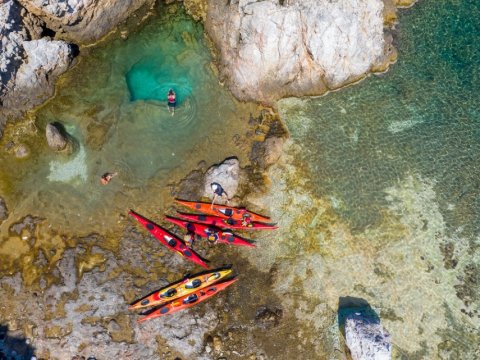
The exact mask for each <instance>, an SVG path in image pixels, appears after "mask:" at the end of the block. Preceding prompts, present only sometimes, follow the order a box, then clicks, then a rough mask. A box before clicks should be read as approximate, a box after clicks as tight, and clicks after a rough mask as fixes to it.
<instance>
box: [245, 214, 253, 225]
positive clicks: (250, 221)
mask: <svg viewBox="0 0 480 360" xmlns="http://www.w3.org/2000/svg"><path fill="white" fill-rule="evenodd" d="M242 226H248V227H251V226H253V224H252V219H251V218H250V214H243V215H242Z"/></svg>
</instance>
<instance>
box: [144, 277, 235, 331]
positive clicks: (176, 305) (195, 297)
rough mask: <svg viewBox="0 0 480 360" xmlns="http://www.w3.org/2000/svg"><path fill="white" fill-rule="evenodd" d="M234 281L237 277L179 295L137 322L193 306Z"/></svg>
mask: <svg viewBox="0 0 480 360" xmlns="http://www.w3.org/2000/svg"><path fill="white" fill-rule="evenodd" d="M235 281H237V279H232V280H228V281H225V282H222V283H219V284H214V285H211V286H208V287H206V288H203V289H201V290H198V291H195V292H194V293H191V294H189V295H187V296H184V297H181V298H180V299H177V300H174V301H172V302H171V303H168V304H166V305H163V306H162V307H160V308H158V309H157V310H154V311H153V312H151V313H149V314H148V315H146V316H144V317H141V318H140V319H138V320H137V322H139V323H141V322H143V321H146V320H151V319H155V318H157V317H159V316H163V315H166V314H172V313H174V312H177V311H180V310H183V309H186V308H189V307H191V306H194V305H196V304H198V303H200V302H202V301H205V300H207V299H208V298H210V297H212V296H213V295H215V294H217V293H219V292H220V291H222V290H224V289H225V288H227V287H228V286H230V285H232V284H233V283H234V282H235ZM189 300H190V301H189Z"/></svg>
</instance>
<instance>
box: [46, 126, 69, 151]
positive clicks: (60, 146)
mask: <svg viewBox="0 0 480 360" xmlns="http://www.w3.org/2000/svg"><path fill="white" fill-rule="evenodd" d="M45 134H46V137H47V143H48V146H49V147H50V148H51V149H52V150H55V151H61V150H64V149H65V148H66V147H67V145H68V136H67V135H66V134H65V133H64V132H63V131H62V129H61V128H60V127H59V126H58V125H56V124H48V125H47V127H46V129H45Z"/></svg>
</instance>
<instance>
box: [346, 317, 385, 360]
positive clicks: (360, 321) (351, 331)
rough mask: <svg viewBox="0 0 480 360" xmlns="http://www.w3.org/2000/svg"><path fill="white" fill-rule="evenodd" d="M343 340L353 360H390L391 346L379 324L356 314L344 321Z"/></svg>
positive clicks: (374, 320)
mask: <svg viewBox="0 0 480 360" xmlns="http://www.w3.org/2000/svg"><path fill="white" fill-rule="evenodd" d="M345 339H346V343H347V346H348V348H349V349H350V352H351V354H352V359H353V360H390V359H391V358H392V353H391V352H392V344H391V338H390V334H389V333H388V331H386V330H385V329H384V328H383V326H382V325H380V322H379V321H378V320H376V319H371V318H369V317H368V316H366V313H362V312H356V313H352V314H350V315H348V316H347V318H346V320H345Z"/></svg>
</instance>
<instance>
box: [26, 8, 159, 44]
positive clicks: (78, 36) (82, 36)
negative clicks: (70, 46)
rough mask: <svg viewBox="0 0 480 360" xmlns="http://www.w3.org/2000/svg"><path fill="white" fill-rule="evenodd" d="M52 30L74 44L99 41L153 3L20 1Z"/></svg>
mask: <svg viewBox="0 0 480 360" xmlns="http://www.w3.org/2000/svg"><path fill="white" fill-rule="evenodd" d="M19 2H20V3H21V4H22V5H23V6H24V7H25V8H26V9H27V10H28V11H29V12H31V13H32V14H35V15H36V16H38V17H40V18H41V19H42V20H43V21H44V22H45V23H46V24H47V26H48V28H49V29H52V30H53V31H55V32H57V33H58V34H59V36H61V37H62V38H66V39H68V40H71V41H73V42H75V43H78V42H81V43H88V42H92V41H95V40H98V39H100V38H101V37H103V36H105V35H106V34H107V33H108V32H109V31H111V30H112V28H114V27H115V26H116V25H117V24H118V23H120V22H122V21H123V20H125V19H126V18H127V17H128V16H129V15H130V14H132V13H133V12H134V11H135V10H138V9H139V8H140V7H141V6H142V5H144V4H150V5H152V4H153V3H154V2H155V1H154V0H96V1H79V0H49V1H45V0H19Z"/></svg>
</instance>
